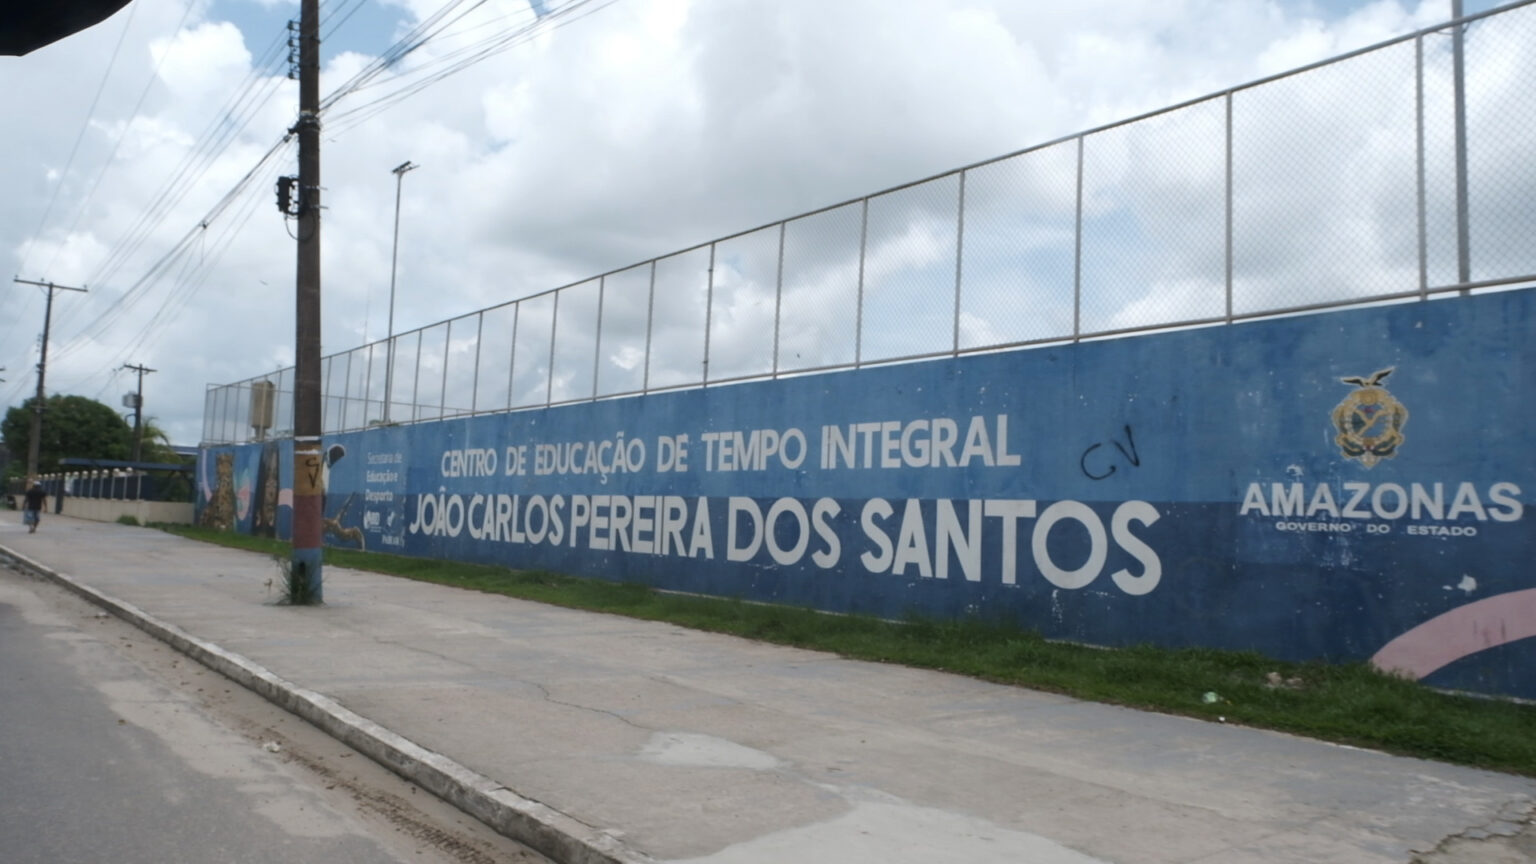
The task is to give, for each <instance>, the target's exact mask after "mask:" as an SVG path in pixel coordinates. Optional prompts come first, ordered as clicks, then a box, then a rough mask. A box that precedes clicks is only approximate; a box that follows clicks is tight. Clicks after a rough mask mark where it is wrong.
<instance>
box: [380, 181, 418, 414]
mask: <svg viewBox="0 0 1536 864" xmlns="http://www.w3.org/2000/svg"><path fill="white" fill-rule="evenodd" d="M420 167H421V166H420V165H417V164H415V163H414V162H412V161H411V160H409V159H407V160H405V161H404V162H401V163H400V164H399V165H396V166H395V167H394V168H391V169H390V173H391V174H393V175H395V242H394V245H393V247H392V248H391V250H390V253H389V335H388V336H387V339H388V340H389V349H388V352H387V357H388V359H387V361H386V365H385V367H384V422H385V423H388V422H389V403H390V400H391V399H393V398H394V393H393V391H394V384H395V269H396V262H398V261H399V257H400V187H401V186H402V185H403V184H404V181H405V174H406V172H407V171H414V170H416V169H417V168H420Z"/></svg>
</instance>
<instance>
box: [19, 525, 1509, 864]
mask: <svg viewBox="0 0 1536 864" xmlns="http://www.w3.org/2000/svg"><path fill="white" fill-rule="evenodd" d="M19 522H20V518H19V514H17V513H15V512H13V511H7V512H4V513H3V514H0V552H4V553H5V557H9V558H11V559H12V561H13V562H16V563H19V564H20V565H22V566H24V567H25V568H27V569H31V570H33V571H34V572H42V573H45V574H46V575H50V576H52V577H53V578H56V579H59V580H61V581H65V582H67V583H70V584H72V585H75V586H78V587H76V590H79V591H82V592H85V593H92V594H94V595H95V596H94V598H93V599H95V600H96V601H97V602H99V603H103V604H104V605H108V606H109V607H111V608H114V610H115V611H117V613H118V614H120V615H124V616H125V617H130V618H132V619H134V620H135V623H138V624H139V625H140V626H144V627H146V629H150V630H151V631H152V632H155V633H156V635H158V636H160V637H161V638H165V639H168V640H170V641H172V642H173V644H176V645H178V647H180V648H181V649H182V650H184V651H187V652H189V653H191V654H193V655H194V656H196V657H198V659H200V660H202V661H203V662H205V663H208V664H210V665H212V666H214V667H215V668H218V669H219V670H220V671H222V672H224V673H225V674H228V675H231V676H232V677H235V678H236V679H237V680H239V681H241V683H243V684H246V685H247V686H251V687H253V688H255V689H258V690H260V691H261V692H263V693H265V694H266V695H268V696H269V698H273V699H274V700H276V701H279V702H280V703H281V704H284V705H286V706H287V707H289V708H290V710H294V711H295V712H296V713H300V714H301V715H303V716H305V717H307V718H308V719H310V720H312V721H314V722H316V723H318V724H320V725H322V726H323V727H324V728H326V729H328V730H329V731H331V732H332V733H333V734H336V735H338V736H339V737H343V738H345V739H346V740H347V741H348V743H350V744H352V745H353V746H358V747H360V748H361V749H364V750H365V752H369V753H370V754H371V755H373V756H374V757H375V758H378V759H380V760H381V761H384V762H386V763H387V764H390V765H391V767H393V768H395V769H396V770H397V771H399V772H401V773H403V774H405V775H406V776H407V777H409V778H410V779H412V780H415V781H416V782H418V783H420V784H421V785H423V786H424V787H426V788H428V789H432V790H433V791H436V792H438V793H439V794H440V795H443V796H444V797H446V798H448V799H449V800H452V801H454V802H455V803H457V804H459V806H461V807H463V808H464V809H466V810H467V811H469V812H470V813H472V814H473V815H476V816H478V817H479V818H481V819H482V820H484V821H487V822H488V823H490V824H492V825H493V826H495V827H498V829H500V830H503V831H504V832H507V833H511V834H513V836H516V837H517V839H519V840H522V841H524V842H527V843H529V844H530V845H533V846H535V848H538V849H540V850H541V851H544V852H545V853H546V854H549V855H551V856H552V857H555V858H556V859H557V860H562V861H571V862H596V861H624V862H643V861H653V860H665V861H700V862H714V864H728V862H740V864H749V862H751V864H759V862H761V864H766V862H787V861H795V862H823V861H825V862H866V861H867V862H898V864H899V862H919V861H921V862H1035V864H1080V862H1082V864H1086V862H1124V864H1130V862H1137V864H1141V862H1146V864H1157V862H1169V864H1172V862H1180V864H1183V862H1222V864H1242V862H1349V864H1366V862H1407V861H1410V860H1413V859H1414V857H1415V855H1416V854H1417V853H1428V852H1431V851H1433V850H1435V849H1436V847H1437V846H1439V845H1441V844H1442V843H1443V842H1444V841H1446V840H1447V839H1448V838H1453V837H1464V838H1469V839H1476V838H1482V837H1486V836H1488V835H1495V839H1494V841H1492V843H1493V844H1494V845H1491V846H1488V847H1486V848H1485V849H1483V850H1482V851H1477V846H1476V845H1475V844H1468V846H1467V848H1471V849H1473V850H1474V851H1473V852H1471V853H1465V854H1470V855H1472V857H1466V858H1456V859H1454V860H1466V861H1474V860H1476V861H1504V860H1511V861H1518V860H1523V859H1522V858H1519V857H1516V858H1509V857H1487V855H1485V854H1484V853H1494V852H1495V851H1496V850H1499V851H1498V852H1497V854H1498V855H1503V854H1505V853H1504V852H1503V851H1502V850H1506V849H1510V848H1514V846H1511V845H1507V844H1505V843H1504V842H1503V841H1499V840H1498V839H1497V837H1498V835H1513V834H1516V833H1517V832H1520V831H1521V830H1522V828H1525V829H1526V832H1527V835H1528V833H1529V830H1530V829H1529V828H1528V827H1527V826H1526V824H1525V823H1526V822H1527V820H1529V819H1530V817H1531V815H1532V812H1533V808H1536V781H1533V780H1530V779H1526V778H1520V777H1512V776H1507V775H1501V774H1493V773H1488V772H1483V771H1475V770H1471V769H1466V768H1459V767H1455V766H1449V765H1443V764H1439V763H1435V762H1426V761H1422V760H1416V759H1404V758H1399V757H1393V756H1386V755H1382V754H1379V753H1373V752H1367V751H1362V750H1357V749H1353V748H1347V747H1339V746H1335V745H1330V744H1323V743H1319V742H1315V741H1311V740H1307V739H1302V738H1295V737H1292V736H1288V735H1282V734H1278V733H1273V732H1266V731H1259V730H1254V729H1246V728H1238V727H1232V726H1223V725H1215V724H1209V723H1204V722H1200V721H1196V720H1190V719H1185V718H1180V717H1169V716H1164V715H1160V714H1150V713H1145V712H1139V711H1132V710H1128V709H1123V708H1116V707H1112V706H1106V705H1099V704H1095V703H1088V702H1081V701H1077V700H1074V699H1070V698H1067V697H1064V696H1057V695H1051V694H1043V693H1035V692H1032V691H1028V690H1021V689H1017V688H1012V687H1004V686H997V685H992V684H986V683H982V682H979V681H974V680H970V679H967V678H962V677H958V676H952V675H946V674H943V673H938V672H927V671H921V670H913V669H905V668H901V667H895V666H886V665H880V664H873V663H862V662H854V661H848V660H842V659H838V658H837V657H834V656H831V655H827V654H820V653H815V652H811V651H802V650H797V649H793V648H782V647H777V646H770V645H762V644H758V643H754V642H749V641H745V640H740V639H735V638H731V637H726V636H718V635H712V634H707V633H698V632H693V631H689V630H685V629H682V628H679V627H674V626H670V625H666V624H654V623H648V622H641V621H632V620H629V619H625V618H619V617H614V616H609V615H601V614H594V613H585V612H574V611H570V610H565V609H558V608H554V607H549V606H543V605H539V604H536V603H528V602H523V601H519V600H513V599H508V598H503V597H496V596H490V595H485V594H479V593H474V592H468V591H460V590H455V589H450V588H442V587H436V586H432V585H427V584H423V583H418V582H412V581H409V580H405V579H396V578H392V577H388V576H380V575H377V574H370V573H362V572H357V571H350V570H345V569H342V568H339V567H332V566H327V568H326V571H325V580H326V585H325V596H326V605H325V606H323V607H319V608H291V607H283V606H278V605H275V601H276V600H277V598H278V597H279V594H280V591H279V588H278V584H279V583H280V581H281V576H280V574H279V572H278V570H277V568H276V566H275V565H274V563H273V562H272V561H271V560H270V559H269V558H268V557H266V556H264V555H259V554H253V553H246V552H239V551H235V550H229V549H223V548H220V547H216V546H210V545H206V544H202V543H196V542H192V541H187V540H182V539H181V538H178V537H174V536H171V535H167V534H163V533H161V532H158V531H153V530H147V529H143V528H132V527H125V526H120V525H115V524H101V523H88V522H81V521H77V520H72V519H69V518H65V517H58V516H48V517H45V519H44V522H43V526H42V528H41V529H40V530H39V532H38V533H37V534H35V535H33V534H27V533H26V532H25V529H24V528H22V527H21V525H20V524H19ZM1527 839H1528V836H1522V838H1521V840H1520V841H1519V844H1517V845H1521V846H1522V848H1529V847H1528V846H1524V845H1523V844H1525V841H1526V840H1527ZM1452 845H1455V844H1452ZM1516 854H1519V853H1516ZM1480 856H1481V857H1480ZM1433 860H1435V861H1440V860H1453V859H1452V858H1450V857H1446V856H1445V855H1444V854H1443V853H1442V854H1441V855H1440V856H1438V857H1435V858H1434V859H1433Z"/></svg>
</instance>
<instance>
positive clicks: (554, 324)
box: [544, 291, 565, 406]
mask: <svg viewBox="0 0 1536 864" xmlns="http://www.w3.org/2000/svg"><path fill="white" fill-rule="evenodd" d="M563 293H565V292H564V291H556V292H555V311H554V312H553V313H552V314H551V315H550V316H549V369H548V370H546V371H547V372H548V373H549V375H548V380H547V381H546V382H545V384H544V404H545V405H546V406H547V405H549V403H551V402H553V401H555V334H556V333H558V332H559V325H560V295H561V294H563Z"/></svg>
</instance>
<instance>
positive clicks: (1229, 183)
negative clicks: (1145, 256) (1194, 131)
mask: <svg viewBox="0 0 1536 864" xmlns="http://www.w3.org/2000/svg"><path fill="white" fill-rule="evenodd" d="M1225 102H1226V109H1227V156H1226V159H1227V180H1226V183H1227V190H1226V195H1227V260H1226V270H1227V273H1226V282H1227V289H1226V290H1227V323H1228V324H1231V323H1232V92H1231V91H1230V90H1229V91H1227V98H1226V100H1225Z"/></svg>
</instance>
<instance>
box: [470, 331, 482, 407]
mask: <svg viewBox="0 0 1536 864" xmlns="http://www.w3.org/2000/svg"><path fill="white" fill-rule="evenodd" d="M484 342H485V310H484V309H482V310H480V311H479V312H476V313H475V377H474V380H473V382H472V383H471V384H470V391H469V413H471V414H474V413H475V412H476V411H478V410H479V408H480V346H481V345H482V344H484Z"/></svg>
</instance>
